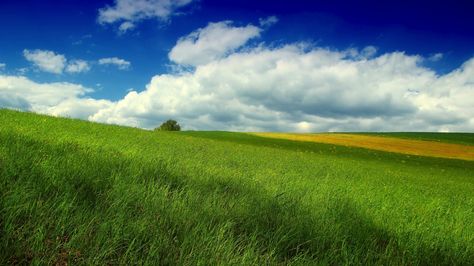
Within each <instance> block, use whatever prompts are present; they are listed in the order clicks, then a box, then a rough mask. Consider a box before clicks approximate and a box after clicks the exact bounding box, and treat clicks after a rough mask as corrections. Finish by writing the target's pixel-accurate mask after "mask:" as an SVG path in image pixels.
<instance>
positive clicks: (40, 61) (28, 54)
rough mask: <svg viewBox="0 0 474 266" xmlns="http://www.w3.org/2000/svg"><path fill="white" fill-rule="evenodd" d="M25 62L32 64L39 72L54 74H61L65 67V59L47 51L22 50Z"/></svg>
mask: <svg viewBox="0 0 474 266" xmlns="http://www.w3.org/2000/svg"><path fill="white" fill-rule="evenodd" d="M23 56H24V57H25V58H26V60H28V61H30V62H31V63H33V64H34V65H35V66H36V67H38V68H39V69H40V70H42V71H45V72H50V73H54V74H61V73H62V72H63V69H64V67H65V66H66V57H64V55H61V54H56V53H54V52H52V51H47V50H32V51H30V50H27V49H25V50H23Z"/></svg>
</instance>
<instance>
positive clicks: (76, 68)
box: [66, 60, 90, 73]
mask: <svg viewBox="0 0 474 266" xmlns="http://www.w3.org/2000/svg"><path fill="white" fill-rule="evenodd" d="M89 70H90V66H89V63H87V61H84V60H72V61H69V63H68V65H67V67H66V72H68V73H81V72H87V71H89Z"/></svg>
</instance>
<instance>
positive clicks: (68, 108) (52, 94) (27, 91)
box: [0, 75, 112, 119]
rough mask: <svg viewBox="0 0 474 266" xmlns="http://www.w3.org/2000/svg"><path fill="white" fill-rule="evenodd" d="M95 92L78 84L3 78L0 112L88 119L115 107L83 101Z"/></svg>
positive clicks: (87, 99)
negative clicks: (8, 110)
mask: <svg viewBox="0 0 474 266" xmlns="http://www.w3.org/2000/svg"><path fill="white" fill-rule="evenodd" d="M92 91H93V90H92V89H90V88H86V87H84V86H82V85H79V84H73V83H67V82H55V83H37V82H34V81H32V80H30V79H28V78H26V77H23V76H5V75H0V108H14V109H20V110H30V111H34V112H39V113H46V114H52V115H61V116H70V117H76V118H83V119H87V118H88V117H89V116H90V115H92V114H94V113H96V112H97V111H98V110H99V109H103V108H107V107H109V106H111V104H112V103H111V102H110V101H108V100H95V99H91V98H84V97H85V96H86V94H87V93H91V92H92Z"/></svg>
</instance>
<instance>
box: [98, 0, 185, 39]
mask: <svg viewBox="0 0 474 266" xmlns="http://www.w3.org/2000/svg"><path fill="white" fill-rule="evenodd" d="M191 1H192V0H115V1H114V5H112V6H106V7H104V8H101V9H99V17H98V22H99V23H101V24H107V23H120V26H119V30H120V32H126V31H128V30H130V29H133V28H134V27H135V25H136V23H138V22H140V21H142V20H145V19H157V20H160V21H166V20H168V19H169V18H170V17H171V16H172V15H173V14H175V13H176V12H177V10H178V9H179V8H181V7H183V6H186V5H188V4H189V3H191Z"/></svg>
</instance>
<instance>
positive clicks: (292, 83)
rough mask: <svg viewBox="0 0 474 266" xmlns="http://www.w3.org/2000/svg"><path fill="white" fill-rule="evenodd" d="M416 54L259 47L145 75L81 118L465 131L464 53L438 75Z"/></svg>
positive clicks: (231, 126)
mask: <svg viewBox="0 0 474 266" xmlns="http://www.w3.org/2000/svg"><path fill="white" fill-rule="evenodd" d="M362 54H366V55H367V52H363V51H362ZM368 54H371V52H369V53H368ZM422 61H423V58H422V57H420V56H416V55H414V56H413V55H406V54H404V53H401V52H394V53H387V54H382V55H380V56H378V57H375V58H362V57H359V58H354V57H352V56H350V54H348V53H347V52H346V51H332V50H328V49H325V48H317V47H316V48H312V49H309V50H308V49H307V48H304V47H302V46H299V45H287V46H284V47H280V48H275V49H269V48H263V47H259V48H254V49H251V50H247V51H245V52H244V51H241V52H237V53H233V54H230V55H229V56H227V57H226V58H222V59H220V60H216V61H212V62H209V63H207V64H202V65H198V66H197V67H196V69H195V70H193V71H190V72H186V73H181V74H175V75H158V76H155V77H153V78H152V80H151V82H150V83H149V84H148V85H147V86H146V90H144V91H142V92H140V93H138V92H135V91H132V92H130V93H128V94H127V95H126V96H125V97H124V98H123V99H122V100H120V101H118V102H116V103H114V104H113V105H112V106H110V107H109V108H106V109H102V110H100V111H98V112H97V113H96V114H94V115H92V116H91V117H90V118H91V119H92V120H94V121H100V122H106V123H116V124H125V125H132V126H139V127H145V128H151V127H153V126H156V125H157V124H159V123H160V122H161V121H163V120H165V119H168V118H175V119H177V120H178V121H180V122H181V123H182V124H184V125H185V127H186V128H188V129H220V130H239V131H240V130H244V131H245V130H248V131H261V130H265V131H302V132H304V131H359V130H367V131H374V130H389V131H407V130H408V131H418V130H429V131H439V130H450V131H472V130H474V119H473V117H474V104H473V102H472V99H474V78H473V77H474V59H472V60H470V61H468V62H466V63H465V64H464V65H463V66H461V67H460V68H458V69H457V70H455V71H453V72H451V73H449V74H447V75H443V76H438V75H436V73H435V72H434V71H433V70H431V69H428V68H425V67H423V66H421V65H420V62H422ZM414 91H416V92H418V93H412V92H414Z"/></svg>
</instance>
